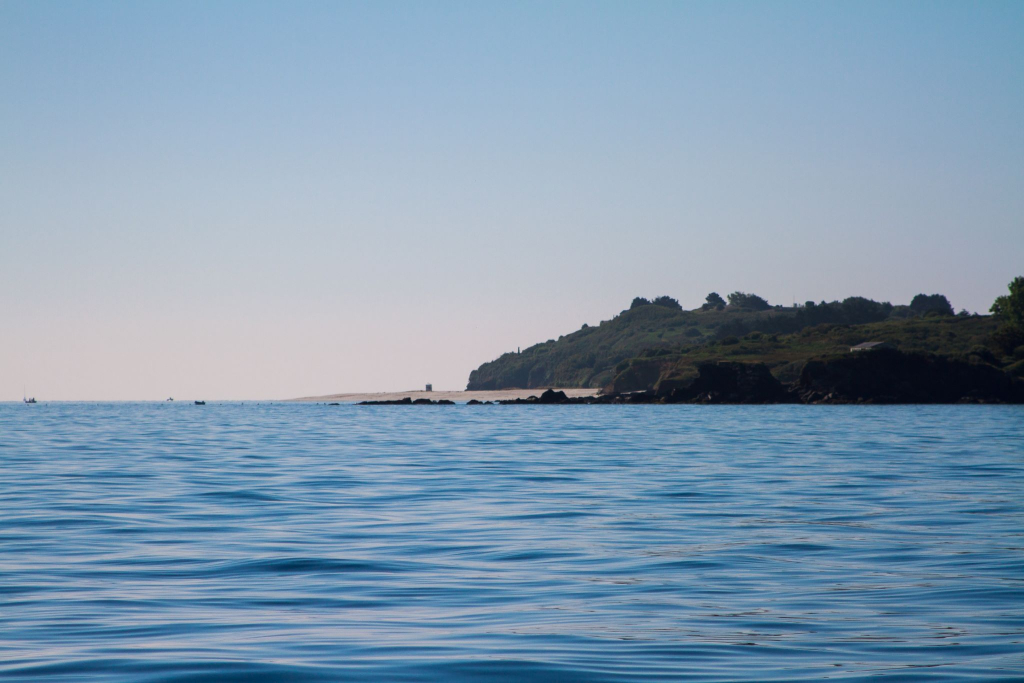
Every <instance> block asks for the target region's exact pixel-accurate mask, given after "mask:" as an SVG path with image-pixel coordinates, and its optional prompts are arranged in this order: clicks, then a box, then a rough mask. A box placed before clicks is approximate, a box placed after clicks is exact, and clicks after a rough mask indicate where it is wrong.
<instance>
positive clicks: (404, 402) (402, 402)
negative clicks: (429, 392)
mask: <svg viewBox="0 0 1024 683" xmlns="http://www.w3.org/2000/svg"><path fill="white" fill-rule="evenodd" d="M427 400H429V399H427ZM356 405H360V406H411V405H412V399H411V398H410V397H408V396H406V397H405V398H397V399H394V400H393V401H360V402H359V403H357V404H356Z"/></svg>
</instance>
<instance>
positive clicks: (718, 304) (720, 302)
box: [703, 292, 725, 309]
mask: <svg viewBox="0 0 1024 683" xmlns="http://www.w3.org/2000/svg"><path fill="white" fill-rule="evenodd" d="M705 301H706V302H707V303H706V304H705V305H703V307H705V308H719V309H721V308H725V299H723V298H722V295H720V294H719V293H718V292H712V293H711V294H709V295H708V298H706V299H705Z"/></svg>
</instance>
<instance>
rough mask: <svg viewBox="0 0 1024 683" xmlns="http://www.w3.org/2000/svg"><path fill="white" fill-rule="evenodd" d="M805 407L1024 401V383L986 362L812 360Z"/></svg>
mask: <svg viewBox="0 0 1024 683" xmlns="http://www.w3.org/2000/svg"><path fill="white" fill-rule="evenodd" d="M794 390H795V391H796V392H797V393H798V394H799V396H800V399H801V401H802V402H804V403H1024V382H1022V381H1020V380H1018V379H1014V378H1013V377H1010V376H1009V375H1008V374H1006V373H1005V372H1003V371H1001V370H999V369H998V368H995V367H992V366H991V365H986V364H984V363H970V362H967V361H963V360H959V359H954V358H947V357H944V356H933V355H930V354H924V353H903V352H900V351H897V350H895V349H880V350H878V351H867V352H862V353H851V354H849V355H845V356H837V357H834V358H828V359H820V360H811V361H808V363H807V365H805V366H804V369H803V371H802V372H801V374H800V379H799V380H798V381H797V382H796V385H795V386H794Z"/></svg>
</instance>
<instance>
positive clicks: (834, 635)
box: [0, 402, 1024, 683]
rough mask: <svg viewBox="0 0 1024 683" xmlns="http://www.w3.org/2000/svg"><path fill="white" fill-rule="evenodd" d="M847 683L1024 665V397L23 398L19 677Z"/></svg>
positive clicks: (7, 670) (2, 518) (10, 623)
mask: <svg viewBox="0 0 1024 683" xmlns="http://www.w3.org/2000/svg"><path fill="white" fill-rule="evenodd" d="M825 679H835V680H840V681H1021V680H1024V407H1022V406H874V407H872V406H803V405H797V406H789V405H775V406H687V405H673V406H629V405H609V406H497V405H495V406H464V405H459V406H406V407H401V406H355V405H340V406H338V405H334V406H331V405H320V404H298V403H278V404H266V403H261V404H255V403H216V402H209V403H208V404H207V405H205V406H197V405H193V404H191V403H190V404H184V403H40V404H37V405H22V404H11V403H8V404H0V680H3V681H148V682H169V681H190V682H191V681H247V682H251V681H256V682H263V681H297V682H306V681H537V682H542V683H543V682H556V681H557V682H570V681H624V682H628V681H637V682H639V681H677V680H685V681H808V680H815V681H817V680H825Z"/></svg>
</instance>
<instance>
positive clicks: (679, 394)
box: [658, 361, 796, 403]
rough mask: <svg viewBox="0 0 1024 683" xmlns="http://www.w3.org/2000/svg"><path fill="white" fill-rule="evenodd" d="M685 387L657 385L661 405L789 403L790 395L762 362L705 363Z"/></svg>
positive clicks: (791, 401)
mask: <svg viewBox="0 0 1024 683" xmlns="http://www.w3.org/2000/svg"><path fill="white" fill-rule="evenodd" d="M697 370H698V372H699V375H698V376H697V378H696V379H694V380H693V381H692V382H690V383H689V384H685V383H674V384H667V385H666V384H665V383H663V386H659V392H658V394H659V396H661V398H662V400H663V401H664V402H665V403H793V402H795V401H796V398H795V397H794V396H792V395H791V394H790V393H789V392H788V391H787V390H786V388H785V387H784V386H783V385H782V383H781V382H779V380H777V379H775V377H773V376H772V373H771V371H770V370H768V366H766V365H765V364H764V363H732V362H728V361H721V362H718V363H705V364H704V365H701V366H700V367H699V368H697Z"/></svg>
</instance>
